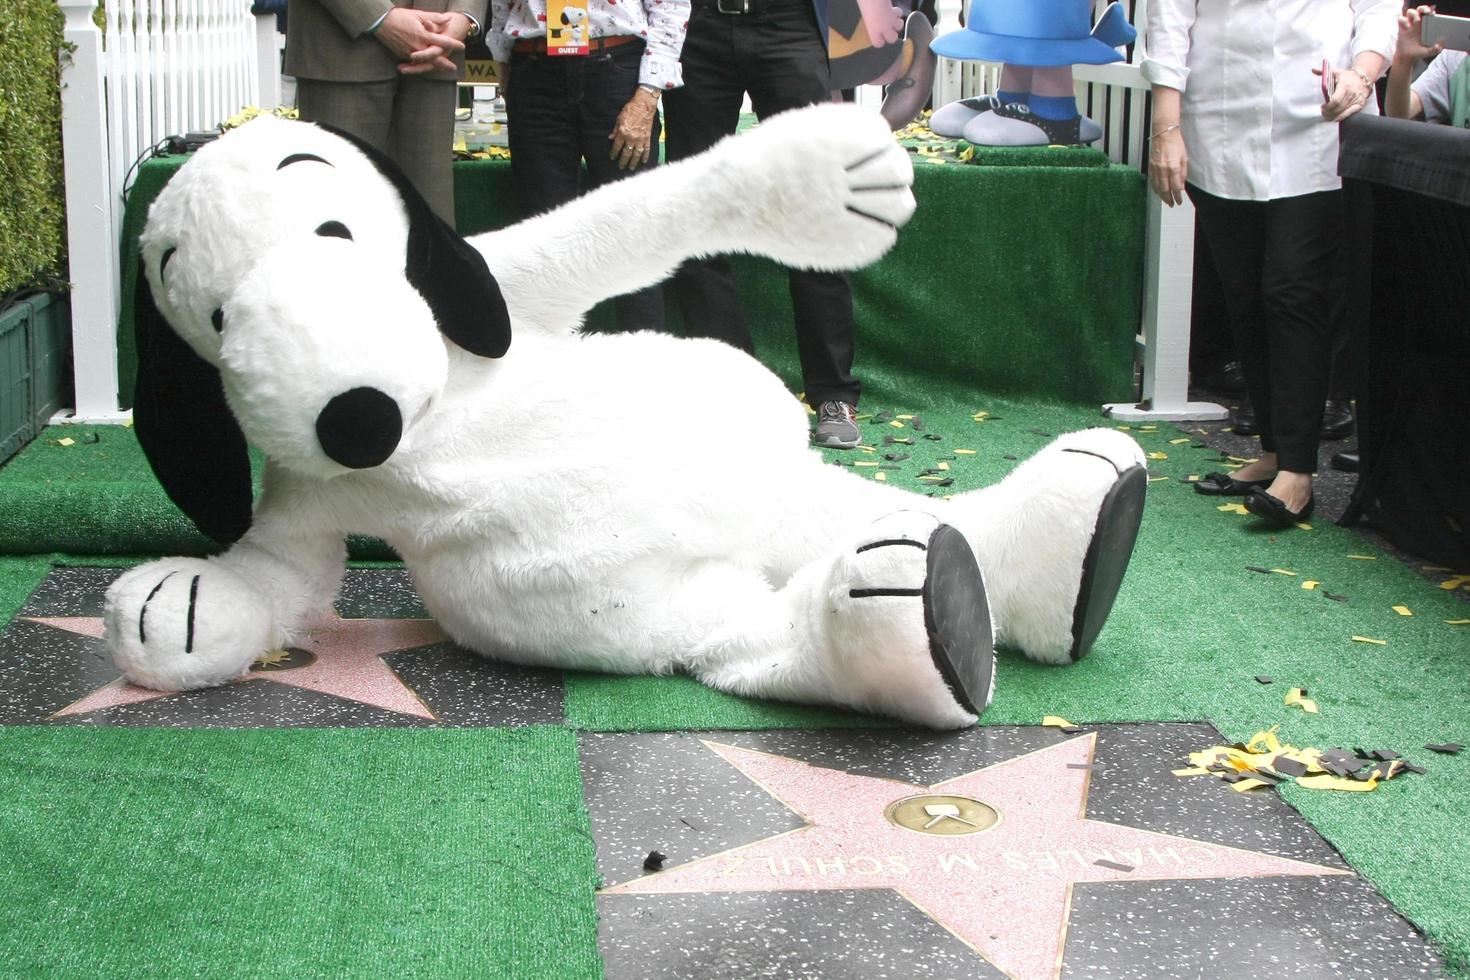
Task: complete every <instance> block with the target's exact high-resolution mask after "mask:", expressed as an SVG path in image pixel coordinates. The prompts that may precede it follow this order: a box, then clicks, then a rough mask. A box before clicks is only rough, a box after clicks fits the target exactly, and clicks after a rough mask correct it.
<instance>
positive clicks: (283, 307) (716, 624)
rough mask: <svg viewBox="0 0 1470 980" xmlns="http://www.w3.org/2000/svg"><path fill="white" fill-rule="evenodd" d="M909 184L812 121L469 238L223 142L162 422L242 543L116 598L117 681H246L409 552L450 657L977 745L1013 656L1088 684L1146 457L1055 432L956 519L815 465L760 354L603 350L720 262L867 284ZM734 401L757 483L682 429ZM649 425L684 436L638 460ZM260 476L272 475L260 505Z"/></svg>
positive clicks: (210, 507)
mask: <svg viewBox="0 0 1470 980" xmlns="http://www.w3.org/2000/svg"><path fill="white" fill-rule="evenodd" d="M912 179H913V173H912V168H911V166H910V163H909V158H908V156H907V154H906V153H905V152H904V150H903V149H902V148H900V147H899V146H898V145H897V144H896V143H895V142H894V140H893V136H892V134H891V133H890V132H889V130H888V127H887V125H886V124H885V123H884V122H883V120H882V118H881V117H879V116H878V115H877V114H875V113H871V112H868V111H865V110H863V109H859V108H857V107H853V106H841V105H827V106H819V107H815V108H810V109H804V110H800V111H797V112H791V113H787V114H783V115H780V116H777V117H774V118H772V119H770V120H768V121H767V122H765V123H764V124H762V125H761V126H759V127H758V128H756V129H755V130H753V131H752V132H750V133H748V134H745V135H742V136H737V137H732V138H730V139H727V140H725V141H724V142H722V143H720V144H719V145H717V146H716V147H714V148H713V149H711V150H710V151H709V152H707V153H705V154H703V155H701V156H698V157H693V158H690V159H688V160H685V161H683V162H680V163H678V164H674V165H671V166H665V167H659V168H658V169H657V170H655V171H652V172H650V173H648V174H646V175H640V176H637V177H633V178H630V179H628V180H624V181H619V182H617V183H615V184H612V185H609V186H607V187H603V188H601V189H599V190H598V191H596V192H595V193H593V194H591V195H588V196H587V197H584V198H582V199H580V200H579V201H578V202H577V203H576V205H575V207H573V208H570V209H561V210H558V211H553V212H550V213H548V214H545V215H542V216H540V217H536V218H532V219H530V220H528V221H524V222H521V223H520V224H517V225H514V226H512V227H509V228H506V229H504V230H501V231H496V232H490V233H487V234H482V235H476V236H473V237H471V238H468V239H465V238H461V237H459V236H458V235H456V234H455V233H454V231H453V230H452V229H451V228H450V227H449V226H448V225H446V224H445V223H443V222H441V221H439V220H438V219H437V218H435V217H434V216H433V214H432V213H431V212H430V210H429V208H428V207H427V206H426V205H425V203H424V202H423V200H422V199H421V198H420V197H419V196H418V194H417V193H415V192H414V190H413V188H412V187H411V186H410V185H409V184H408V183H407V182H406V180H405V179H404V178H403V176H402V175H401V174H400V173H398V172H397V171H396V170H395V169H394V168H393V166H392V165H391V164H390V163H388V162H387V161H386V160H384V159H383V158H381V157H380V156H379V155H378V154H377V153H375V152H374V151H372V150H371V149H370V148H367V147H364V146H362V145H360V144H358V143H356V142H355V141H353V140H351V139H349V138H346V137H344V136H342V135H339V134H336V133H334V132H332V131H329V130H328V129H326V128H324V127H318V126H315V125H311V124H307V123H299V122H290V121H285V120H280V119H276V118H272V117H262V118H259V119H257V120H255V121H253V122H250V123H248V124H246V125H244V126H242V127H240V128H239V129H237V130H234V131H231V132H229V133H227V134H225V135H224V136H223V137H222V138H220V139H219V140H217V141H215V142H213V143H211V144H209V145H207V146H205V147H204V148H203V149H201V150H200V151H199V152H198V153H197V154H196V155H195V156H194V157H193V158H192V159H191V160H190V161H189V162H187V163H186V164H185V165H184V166H183V167H182V168H180V170H179V172H178V173H177V175H176V176H175V177H174V178H173V180H172V181H171V182H170V183H169V184H168V185H167V187H166V188H165V189H164V190H163V192H162V193H161V194H160V195H159V196H158V198H157V200H156V201H155V203H154V204H153V207H152V210H151V211H150V213H149V216H148V221H147V227H146V228H145V230H144V232H143V236H142V247H141V266H142V274H143V275H146V277H147V283H146V285H145V284H143V283H142V282H140V283H139V296H140V309H139V311H138V324H139V337H138V343H139V362H140V363H139V383H138V388H137V396H136V401H135V410H134V411H135V426H136V429H137V434H138V439H139V441H140V442H141V444H142V446H143V448H144V451H145V452H146V453H147V455H148V457H149V460H150V463H151V464H152V466H153V468H154V471H155V472H156V473H157V475H158V477H159V479H160V481H161V482H162V484H163V486H164V488H165V490H166V491H167V492H168V494H169V495H170V497H171V498H172V499H173V500H174V501H175V503H177V504H178V505H179V507H180V508H181V509H182V510H183V511H184V513H185V514H187V515H188V516H189V517H190V518H191V519H192V520H193V521H194V522H195V523H196V525H197V526H198V527H199V528H200V529H201V530H202V531H203V532H205V533H206V534H208V535H209V536H211V537H213V538H214V539H216V540H217V541H219V542H221V543H222V544H228V545H229V547H228V549H227V550H225V551H224V552H223V553H222V554H219V555H217V556H215V557H212V558H209V559H196V558H164V559H162V560H159V561H154V562H151V563H149V564H146V565H142V566H139V567H137V568H134V569H132V570H130V571H128V572H127V573H125V574H124V575H122V576H121V577H120V578H119V579H118V580H117V581H116V582H115V583H114V584H113V585H112V586H111V588H110V589H109V590H108V593H107V601H106V610H105V622H106V630H107V644H108V647H109V649H110V651H111V653H112V655H113V657H114V658H115V659H116V661H117V663H118V665H119V667H120V668H121V670H122V672H123V673H124V675H125V676H126V677H127V679H128V680H130V681H132V682H133V683H135V684H140V685H144V686H147V687H151V688H157V689H161V690H180V689H192V688H201V687H208V686H211V685H217V684H222V683H226V682H228V681H230V680H232V679H234V678H237V677H239V676H241V675H242V674H244V673H245V672H246V671H248V670H249V669H250V666H251V664H252V663H253V662H254V661H255V660H256V659H257V658H259V657H260V656H261V655H262V654H264V653H266V652H268V651H271V650H275V649H279V648H281V647H283V646H285V645H287V644H289V643H291V642H292V639H293V637H295V636H299V635H300V634H301V633H303V632H304V631H305V629H306V628H307V626H308V625H309V624H311V623H313V622H316V621H317V620H318V619H319V618H320V617H321V616H323V615H324V614H325V613H327V612H328V611H329V610H330V608H331V603H332V601H333V599H334V598H335V596H336V594H337V590H338V588H339V585H340V583H341V580H342V577H343V570H344V567H345V560H346V548H345V544H344V540H345V536H346V535H348V534H349V533H363V534H369V535H375V536H377V537H379V538H382V539H383V540H385V541H386V542H387V543H389V544H390V545H391V546H392V547H393V548H394V549H395V550H396V551H397V553H398V554H399V555H400V556H402V558H403V561H404V563H405V565H406V566H407V568H408V570H409V572H410V574H411V575H412V578H413V582H414V585H415V586H416V588H417V589H418V592H419V595H420V596H421V598H422V599H423V602H424V605H425V607H426V608H427V609H428V611H429V612H430V613H431V614H432V615H433V616H434V618H435V619H436V620H437V621H438V622H439V624H440V625H441V626H442V628H443V629H444V630H445V632H446V633H447V634H448V635H449V636H450V637H452V638H453V639H454V640H455V641H456V642H457V643H459V644H460V645H461V646H463V647H465V648H466V649H469V650H472V651H475V652H477V653H480V654H483V655H484V656H487V657H493V658H497V659H501V660H507V661H512V662H515V663H520V664H532V665H539V666H546V667H556V668H569V669H577V670H596V671H611V672H617V673H640V674H670V673H674V672H679V673H685V674H689V675H692V676H693V677H696V678H698V679H699V680H700V681H702V682H704V683H705V684H708V685H709V686H711V687H714V688H717V689H719V690H721V691H728V692H732V693H735V694H739V695H746V696H750V697H759V698H775V699H781V700H788V701H797V702H806V703H812V704H835V705H844V706H847V707H851V708H856V709H859V710H862V711H868V712H876V713H881V714H885V715H889V716H892V717H895V718H899V719H902V720H905V721H908V722H913V723H917V724H920V725H925V726H930V727H933V728H956V727H961V726H966V725H970V724H972V723H973V722H975V720H976V718H977V717H978V716H979V714H980V713H981V712H982V711H983V710H984V709H985V708H986V706H987V705H988V704H989V703H990V699H991V697H992V694H993V690H994V681H993V677H994V668H995V654H994V650H995V646H996V644H998V643H999V644H1006V645H1009V646H1011V647H1013V648H1016V649H1019V650H1020V651H1022V652H1024V653H1025V654H1026V655H1028V656H1030V657H1033V658H1035V659H1037V660H1043V661H1048V662H1053V663H1065V662H1068V661H1071V660H1073V659H1075V658H1077V657H1079V656H1081V655H1082V654H1083V653H1084V652H1086V650H1087V648H1088V647H1089V646H1090V645H1091V644H1092V642H1093V640H1094V638H1095V637H1096V635H1097V633H1098V631H1099V630H1100V629H1101V628H1102V625H1103V621H1104V619H1105V618H1106V617H1107V614H1108V611H1109V610H1110V608H1111V606H1112V604H1113V600H1114V598H1115V596H1116V595H1117V591H1118V587H1119V585H1120V583H1121V581H1122V579H1123V574H1124V571H1125V570H1126V567H1127V563H1128V559H1129V556H1130V555H1131V553H1132V549H1133V544H1134V540H1135V538H1136V536H1137V532H1138V527H1139V522H1140V519H1141V516H1142V507H1143V497H1144V489H1145V484H1146V483H1147V479H1146V476H1145V473H1144V460H1143V454H1142V452H1141V451H1140V449H1139V447H1138V445H1137V444H1136V443H1135V442H1133V441H1132V440H1131V439H1130V438H1128V437H1127V436H1125V435H1123V434H1122V433H1119V432H1116V431H1111V430H1105V429H1092V430H1087V431H1083V432H1076V433H1072V434H1069V435H1064V436H1062V437H1061V438H1059V439H1057V440H1056V441H1055V442H1053V443H1052V444H1051V445H1049V446H1048V447H1046V448H1045V449H1043V450H1042V451H1041V452H1039V453H1038V454H1037V455H1035V456H1034V457H1032V458H1031V459H1029V460H1027V461H1025V462H1024V463H1022V464H1021V465H1020V466H1018V467H1017V468H1016V469H1015V470H1014V471H1013V472H1012V473H1011V475H1009V476H1008V477H1007V478H1006V479H1005V480H1003V481H1002V482H1000V483H998V484H996V485H994V486H991V487H987V488H985V489H982V490H978V491H975V492H971V493H964V494H959V495H957V496H956V497H954V498H953V499H951V500H943V499H934V498H928V497H924V496H921V495H918V494H914V493H910V492H907V491H903V490H900V489H897V488H894V487H889V486H886V485H884V484H881V483H876V482H874V481H871V480H865V479H863V478H861V477H859V476H857V475H855V474H854V473H852V472H851V471H849V470H846V469H845V468H842V467H837V466H832V465H828V464H826V463H824V461H823V458H822V456H821V454H820V453H819V452H818V451H816V450H814V449H813V448H811V446H810V442H809V434H808V429H807V419H806V413H805V410H804V408H803V406H802V405H801V404H800V403H799V402H798V401H797V400H796V399H795V398H793V397H792V396H791V394H790V393H789V392H788V391H787V390H786V389H785V388H784V387H783V385H782V383H781V382H780V380H779V379H778V378H777V377H776V376H775V375H773V374H772V373H771V372H770V371H768V370H767V369H766V368H764V367H762V366H761V365H760V364H759V363H757V362H756V361H755V360H753V359H752V358H750V357H748V356H746V355H745V354H744V353H742V352H740V351H737V350H736V349H734V348H733V347H729V346H727V345H725V344H721V343H719V342H716V341H712V340H691V339H683V338H679V337H673V336H669V335H665V334H661V333H653V332H643V333H631V334H617V335H596V334H584V333H580V332H579V327H580V324H581V322H582V318H583V316H584V314H585V313H586V311H587V310H588V309H590V308H591V306H592V305H593V304H595V303H597V302H599V301H601V300H603V299H605V298H607V297H611V296H617V295H620V294H622V293H627V292H630V291H633V290H635V289H640V288H643V287H645V286H649V285H652V284H654V283H657V282H659V281H661V280H663V279H665V278H666V277H667V276H669V275H670V274H671V273H672V272H673V271H674V269H675V268H676V267H677V266H678V265H679V263H681V262H682V261H684V260H685V259H688V258H690V257H692V256H702V255H710V254H716V253H732V252H748V253H755V254H761V255H767V256H770V257H771V258H773V259H775V260H776V261H778V262H781V263H785V264H787V265H795V266H804V267H808V268H819V269H852V268H858V267H860V266H863V265H866V264H868V263H871V262H873V261H875V260H876V259H878V258H879V257H880V256H882V255H883V254H884V253H885V252H886V251H887V250H888V249H889V248H890V247H891V246H892V245H893V244H894V242H895V240H896V237H897V234H898V229H899V227H900V226H901V225H903V224H904V223H905V222H906V221H907V220H908V218H909V217H910V216H911V215H912V213H913V211H914V207H915V203H914V198H913V195H912V193H911V184H912ZM555 281H575V282H578V283H580V284H581V288H579V289H577V290H570V291H568V290H556V289H547V288H545V284H546V283H547V282H555ZM894 328H895V329H898V327H897V325H895V327H894ZM712 379H718V381H719V384H720V387H721V389H722V390H723V391H725V392H726V393H727V397H728V399H729V400H730V401H731V402H734V403H737V404H739V405H740V406H741V413H742V417H743V418H744V419H745V420H747V421H748V422H749V424H750V426H751V428H753V429H755V430H757V431H758V432H759V433H760V438H761V444H762V461H763V463H764V465H763V466H761V467H759V468H751V467H745V466H741V465H737V464H736V463H735V462H734V461H732V460H731V458H730V455H729V453H728V452H726V451H725V450H724V449H723V448H721V447H720V446H718V445H712V444H710V442H709V441H708V440H707V439H706V438H705V433H704V432H703V431H702V427H703V422H702V421H701V420H699V419H698V418H697V417H696V416H694V415H691V414H690V413H688V412H684V411H681V410H679V407H680V406H688V405H693V404H698V403H700V402H702V401H704V400H705V399H706V397H707V394H708V392H707V388H706V386H707V385H708V384H709V383H710V381H711V380H712ZM651 418H657V419H659V420H660V421H659V424H658V426H657V428H656V432H657V437H656V438H646V439H626V440H620V439H614V438H610V437H609V433H615V432H618V431H629V430H632V429H635V428H636V429H639V430H642V431H648V430H649V426H648V420H649V419H651ZM201 433H204V434H205V436H204V437H203V438H201ZM247 444H248V445H253V446H255V447H257V448H258V449H259V450H260V451H261V452H262V453H263V454H264V456H265V458H266V464H265V470H264V474H263V488H262V493H261V495H260V497H259V499H258V500H256V501H254V503H253V507H252V500H251V482H250V465H249V459H248V456H247V450H246V447H247Z"/></svg>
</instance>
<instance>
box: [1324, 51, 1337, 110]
mask: <svg viewBox="0 0 1470 980" xmlns="http://www.w3.org/2000/svg"><path fill="white" fill-rule="evenodd" d="M1334 77H1335V76H1334V75H1333V74H1332V62H1330V61H1328V60H1327V59H1326V58H1323V59H1322V101H1323V102H1324V103H1326V102H1331V101H1332V93H1333V92H1334V91H1336V90H1337V85H1336V83H1335V82H1334V81H1333V79H1334Z"/></svg>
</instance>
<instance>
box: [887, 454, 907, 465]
mask: <svg viewBox="0 0 1470 980" xmlns="http://www.w3.org/2000/svg"><path fill="white" fill-rule="evenodd" d="M883 458H884V459H886V460H888V462H890V463H902V462H903V461H904V460H906V459H908V458H909V454H908V453H884V454H883Z"/></svg>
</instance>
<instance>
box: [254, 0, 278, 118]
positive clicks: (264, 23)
mask: <svg viewBox="0 0 1470 980" xmlns="http://www.w3.org/2000/svg"><path fill="white" fill-rule="evenodd" d="M277 36H278V35H277V34H276V15H275V14H258V15H256V18H255V69H256V74H257V75H258V77H259V82H258V84H257V88H258V90H259V91H260V101H259V102H258V103H256V104H257V105H259V106H260V107H261V108H262V109H274V108H275V107H276V106H278V105H280V104H281V47H280V42H279V41H277Z"/></svg>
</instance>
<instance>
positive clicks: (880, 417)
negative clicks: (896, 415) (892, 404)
mask: <svg viewBox="0 0 1470 980" xmlns="http://www.w3.org/2000/svg"><path fill="white" fill-rule="evenodd" d="M873 421H874V422H891V421H893V413H892V412H890V411H889V410H888V409H886V408H885V409H884V410H883V411H881V412H879V413H878V414H877V415H874V416H873Z"/></svg>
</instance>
